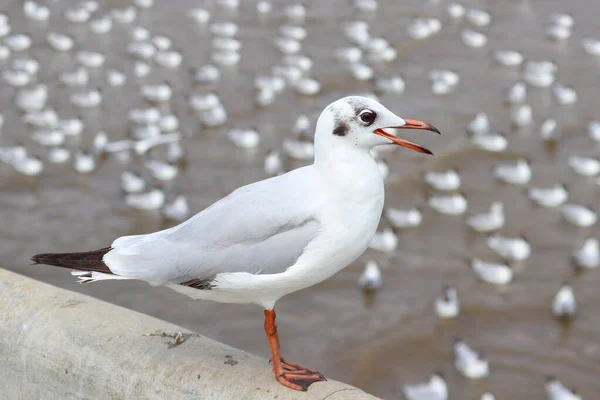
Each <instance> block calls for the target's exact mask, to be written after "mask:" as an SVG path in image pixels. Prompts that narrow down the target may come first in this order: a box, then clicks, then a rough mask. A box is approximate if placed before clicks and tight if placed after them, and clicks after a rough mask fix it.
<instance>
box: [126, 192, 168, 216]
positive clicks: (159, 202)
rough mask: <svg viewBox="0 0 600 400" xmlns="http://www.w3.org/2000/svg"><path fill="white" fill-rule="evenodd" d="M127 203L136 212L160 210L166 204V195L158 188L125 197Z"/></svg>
mask: <svg viewBox="0 0 600 400" xmlns="http://www.w3.org/2000/svg"><path fill="white" fill-rule="evenodd" d="M125 203H127V205H128V206H129V207H131V208H135V209H136V210H147V211H151V210H158V209H159V208H161V207H162V206H163V204H164V203H165V193H164V192H163V191H162V190H161V189H158V188H153V189H151V190H149V191H147V192H142V193H131V194H128V195H127V196H125Z"/></svg>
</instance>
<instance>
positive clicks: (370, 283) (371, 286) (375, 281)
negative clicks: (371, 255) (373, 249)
mask: <svg viewBox="0 0 600 400" xmlns="http://www.w3.org/2000/svg"><path fill="white" fill-rule="evenodd" d="M382 282H383V281H382V279H381V270H380V269H379V264H378V263H377V261H374V260H369V261H367V263H366V264H365V270H364V271H363V273H362V274H361V275H360V277H359V278H358V287H360V288H361V289H362V290H364V291H375V290H377V289H379V288H380V287H381V284H382Z"/></svg>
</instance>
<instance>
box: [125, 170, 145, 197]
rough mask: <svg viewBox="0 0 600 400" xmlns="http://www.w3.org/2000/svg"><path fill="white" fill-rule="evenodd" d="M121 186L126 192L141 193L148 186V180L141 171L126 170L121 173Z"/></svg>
mask: <svg viewBox="0 0 600 400" xmlns="http://www.w3.org/2000/svg"><path fill="white" fill-rule="evenodd" d="M121 187H122V188H123V191H124V192H125V193H140V192H141V191H142V190H144V189H145V188H146V181H144V178H142V176H141V175H140V174H139V173H137V172H135V171H132V170H125V171H123V173H122V174H121Z"/></svg>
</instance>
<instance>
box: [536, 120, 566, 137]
mask: <svg viewBox="0 0 600 400" xmlns="http://www.w3.org/2000/svg"><path fill="white" fill-rule="evenodd" d="M561 136H562V135H561V132H560V129H558V124H557V122H556V120H555V119H554V118H546V119H545V120H544V122H542V126H540V137H541V138H542V139H543V140H545V141H548V142H558V141H559V140H560V138H561Z"/></svg>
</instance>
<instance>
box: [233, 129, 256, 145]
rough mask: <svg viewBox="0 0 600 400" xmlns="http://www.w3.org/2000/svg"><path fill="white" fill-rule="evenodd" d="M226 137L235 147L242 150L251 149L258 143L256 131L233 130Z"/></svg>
mask: <svg viewBox="0 0 600 400" xmlns="http://www.w3.org/2000/svg"><path fill="white" fill-rule="evenodd" d="M227 137H229V140H231V142H232V143H233V144H234V145H235V146H236V147H239V148H242V149H253V148H255V147H257V146H258V145H259V143H260V134H259V133H258V132H257V131H256V129H239V128H234V129H231V130H230V131H229V132H227Z"/></svg>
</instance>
